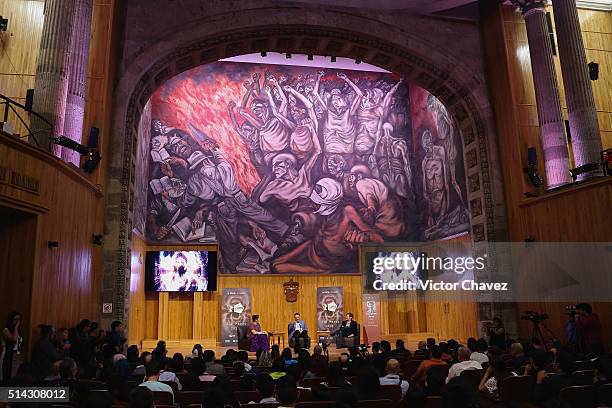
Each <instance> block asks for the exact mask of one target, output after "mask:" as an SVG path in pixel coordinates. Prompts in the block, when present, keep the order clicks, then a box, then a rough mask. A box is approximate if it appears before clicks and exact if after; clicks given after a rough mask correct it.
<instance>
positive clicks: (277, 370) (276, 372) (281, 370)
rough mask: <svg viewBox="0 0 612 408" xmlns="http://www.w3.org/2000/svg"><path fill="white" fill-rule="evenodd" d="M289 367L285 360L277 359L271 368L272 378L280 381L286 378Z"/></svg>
mask: <svg viewBox="0 0 612 408" xmlns="http://www.w3.org/2000/svg"><path fill="white" fill-rule="evenodd" d="M286 370H287V366H286V364H285V359H284V358H282V357H279V358H277V359H276V360H274V362H273V363H272V368H271V370H270V371H271V372H270V377H272V378H273V379H275V380H278V379H279V378H281V377H284V376H285V375H286V374H287V372H286Z"/></svg>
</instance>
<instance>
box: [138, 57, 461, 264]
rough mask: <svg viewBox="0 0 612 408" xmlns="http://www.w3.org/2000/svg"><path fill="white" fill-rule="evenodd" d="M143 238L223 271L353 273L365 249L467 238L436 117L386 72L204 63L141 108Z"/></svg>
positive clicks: (455, 148)
mask: <svg viewBox="0 0 612 408" xmlns="http://www.w3.org/2000/svg"><path fill="white" fill-rule="evenodd" d="M150 102H151V117H152V121H151V140H150V143H149V146H150V147H149V155H148V157H147V158H143V159H144V160H148V176H147V178H148V180H149V185H148V193H147V197H148V198H147V216H146V235H147V239H148V240H149V241H152V242H160V243H171V244H181V243H189V244H197V243H206V242H211V241H218V242H219V246H220V250H221V270H222V271H223V272H225V273H356V272H358V269H357V247H358V246H359V244H361V243H366V242H384V241H394V242H398V241H405V240H410V241H417V240H435V239H441V238H444V237H448V236H451V235H456V234H459V233H464V232H466V231H468V229H469V225H468V216H467V211H466V205H465V202H466V195H465V176H464V168H463V159H462V158H463V155H462V150H461V143H460V140H459V136H458V132H457V130H456V128H455V126H454V123H453V120H452V118H451V117H450V115H449V114H448V112H447V110H446V109H445V108H444V106H443V105H442V104H441V103H440V102H439V101H438V100H437V99H436V98H434V97H433V96H432V95H431V94H429V93H428V92H427V91H425V90H423V89H422V88H419V87H416V86H414V85H411V84H406V83H404V82H403V81H402V80H401V79H400V78H399V77H397V76H395V75H393V74H384V73H375V72H362V71H336V70H329V69H327V70H325V71H322V70H320V69H317V68H311V67H296V66H281V65H262V64H245V63H230V62H217V63H214V64H208V65H204V66H201V67H198V68H194V69H192V70H190V71H187V72H184V73H183V74H180V75H178V76H176V77H175V78H173V79H171V80H169V81H168V82H166V83H165V84H164V85H163V86H162V87H161V88H160V89H158V90H157V91H156V92H155V94H154V95H153V96H152V98H151V101H150Z"/></svg>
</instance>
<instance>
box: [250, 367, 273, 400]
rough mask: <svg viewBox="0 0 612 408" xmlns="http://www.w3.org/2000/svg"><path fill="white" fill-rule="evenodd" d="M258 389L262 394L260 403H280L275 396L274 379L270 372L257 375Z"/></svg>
mask: <svg viewBox="0 0 612 408" xmlns="http://www.w3.org/2000/svg"><path fill="white" fill-rule="evenodd" d="M257 391H258V392H259V395H261V399H260V400H259V403H260V404H278V400H277V399H276V397H274V380H273V379H272V377H270V376H269V375H268V374H260V375H259V376H258V377H257ZM253 402H255V401H253Z"/></svg>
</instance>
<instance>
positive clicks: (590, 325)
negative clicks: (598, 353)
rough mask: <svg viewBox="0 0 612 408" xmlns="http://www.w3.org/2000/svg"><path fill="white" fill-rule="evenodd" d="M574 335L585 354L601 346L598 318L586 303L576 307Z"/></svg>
mask: <svg viewBox="0 0 612 408" xmlns="http://www.w3.org/2000/svg"><path fill="white" fill-rule="evenodd" d="M575 328H576V334H577V336H578V339H579V340H580V343H581V344H582V346H583V350H584V351H585V352H587V353H588V352H593V351H595V350H597V349H599V348H601V345H602V330H601V322H600V321H599V316H597V314H596V313H593V308H592V307H591V305H589V304H588V303H580V304H578V305H576V323H575Z"/></svg>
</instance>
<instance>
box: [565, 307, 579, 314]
mask: <svg viewBox="0 0 612 408" xmlns="http://www.w3.org/2000/svg"><path fill="white" fill-rule="evenodd" d="M576 313H578V310H576V305H567V306H565V314H566V315H568V316H576Z"/></svg>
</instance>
